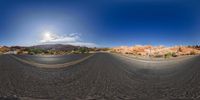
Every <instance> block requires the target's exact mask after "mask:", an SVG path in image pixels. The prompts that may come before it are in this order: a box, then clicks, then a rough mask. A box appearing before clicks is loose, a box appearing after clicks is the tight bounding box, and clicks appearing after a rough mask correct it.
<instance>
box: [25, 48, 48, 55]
mask: <svg viewBox="0 0 200 100" xmlns="http://www.w3.org/2000/svg"><path fill="white" fill-rule="evenodd" d="M27 51H28V54H30V55H34V54H42V53H44V52H46V51H45V50H43V49H38V48H29V49H28V50H27Z"/></svg>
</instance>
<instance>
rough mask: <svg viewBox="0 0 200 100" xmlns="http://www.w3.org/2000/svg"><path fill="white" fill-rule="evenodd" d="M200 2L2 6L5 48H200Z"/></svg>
mask: <svg viewBox="0 0 200 100" xmlns="http://www.w3.org/2000/svg"><path fill="white" fill-rule="evenodd" d="M199 5H200V2H199V1H198V0H162V1H161V0H115V1H113V0H110V1H103V0H99V1H95V0H92V1H84V2H83V1H78V0H71V1H70V0H68V1H67V0H1V1H0V15H1V16H0V45H8V46H11V45H37V44H47V43H49V44H53V43H62V44H72V45H86V46H100V47H112V46H121V45H128V46H132V45H137V44H141V45H166V46H173V45H196V44H200V7H199Z"/></svg>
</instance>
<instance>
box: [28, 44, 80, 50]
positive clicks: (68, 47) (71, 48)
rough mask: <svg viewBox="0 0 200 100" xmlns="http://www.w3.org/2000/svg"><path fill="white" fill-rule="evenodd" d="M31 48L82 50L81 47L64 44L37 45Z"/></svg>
mask: <svg viewBox="0 0 200 100" xmlns="http://www.w3.org/2000/svg"><path fill="white" fill-rule="evenodd" d="M30 48H37V49H44V50H66V51H69V50H74V49H78V48H80V46H73V45H63V44H46V45H36V46H31V47H30Z"/></svg>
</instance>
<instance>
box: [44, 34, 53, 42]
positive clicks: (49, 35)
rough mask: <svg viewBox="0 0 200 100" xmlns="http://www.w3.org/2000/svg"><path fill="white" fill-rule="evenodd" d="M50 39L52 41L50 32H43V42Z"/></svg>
mask: <svg viewBox="0 0 200 100" xmlns="http://www.w3.org/2000/svg"><path fill="white" fill-rule="evenodd" d="M52 39H53V36H52V33H50V32H45V33H44V34H43V40H45V41H50V40H52Z"/></svg>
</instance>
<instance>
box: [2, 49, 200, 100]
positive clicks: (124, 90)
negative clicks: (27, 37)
mask: <svg viewBox="0 0 200 100" xmlns="http://www.w3.org/2000/svg"><path fill="white" fill-rule="evenodd" d="M57 61H59V60H57ZM158 62H159V61H158ZM54 63H57V62H54ZM3 98H4V99H5V98H11V99H16V100H20V99H21V100H37V99H38V100H41V99H45V100H176V99H186V100H187V99H189V100H190V99H196V100H199V99H200V57H199V56H193V57H185V58H180V59H177V60H176V59H175V60H173V61H165V62H160V63H151V62H141V61H137V60H131V59H128V58H126V57H122V56H117V55H113V54H109V53H97V54H95V55H94V56H92V57H90V58H89V59H87V60H85V61H83V62H81V63H78V64H75V65H73V66H69V67H66V68H60V69H44V68H38V67H35V66H32V65H28V64H25V63H23V62H19V61H17V60H15V59H13V58H12V57H11V56H10V55H1V56H0V99H3ZM11 99H10V100H11Z"/></svg>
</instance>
